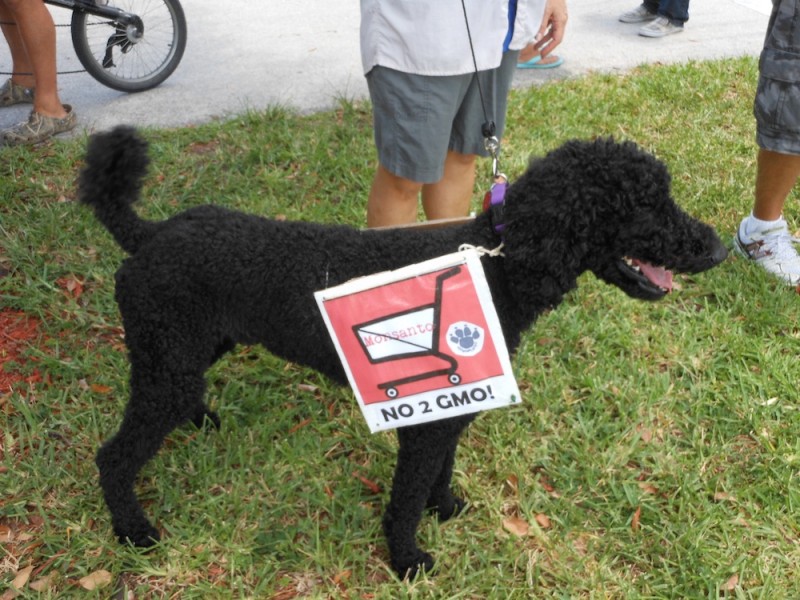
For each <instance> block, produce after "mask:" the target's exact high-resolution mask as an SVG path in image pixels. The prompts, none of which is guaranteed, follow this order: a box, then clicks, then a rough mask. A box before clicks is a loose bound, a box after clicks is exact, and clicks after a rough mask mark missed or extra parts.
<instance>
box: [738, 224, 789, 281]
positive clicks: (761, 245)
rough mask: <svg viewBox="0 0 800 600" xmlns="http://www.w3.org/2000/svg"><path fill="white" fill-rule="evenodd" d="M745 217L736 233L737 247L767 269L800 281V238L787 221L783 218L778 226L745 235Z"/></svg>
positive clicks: (743, 254) (785, 278)
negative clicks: (795, 235)
mask: <svg viewBox="0 0 800 600" xmlns="http://www.w3.org/2000/svg"><path fill="white" fill-rule="evenodd" d="M746 222H747V218H745V219H744V220H743V221H742V223H741V224H740V225H739V231H737V233H736V235H735V236H734V237H733V248H734V250H736V252H738V253H739V254H741V255H742V256H745V257H747V258H749V259H751V260H753V261H754V262H755V263H756V264H758V265H761V266H762V267H763V268H764V269H765V270H766V271H768V272H770V273H772V274H773V275H777V276H778V277H780V278H781V279H783V280H784V281H785V282H786V283H788V284H789V285H800V255H799V254H798V253H797V249H796V248H795V247H794V244H797V243H800V239H797V238H795V237H792V234H790V233H789V227H788V226H787V224H786V221H785V220H784V219H783V218H781V219H780V220H779V221H778V224H777V225H776V226H775V227H772V228H770V229H766V230H764V231H754V232H753V233H752V234H751V235H749V236H748V235H745V234H744V231H745V223H746Z"/></svg>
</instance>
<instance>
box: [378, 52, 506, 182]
mask: <svg viewBox="0 0 800 600" xmlns="http://www.w3.org/2000/svg"><path fill="white" fill-rule="evenodd" d="M518 54H519V52H516V51H510V52H506V53H504V54H503V60H502V63H501V64H500V66H499V67H498V68H496V69H489V70H487V71H480V72H479V73H478V76H479V78H480V82H481V91H482V92H483V99H484V103H485V105H486V113H485V115H486V116H488V118H489V120H492V121H494V123H495V127H496V129H495V136H496V137H497V138H498V139H500V138H501V137H502V135H503V129H504V126H505V117H506V107H507V102H508V91H509V89H510V88H511V80H512V78H513V75H514V70H515V68H516V64H517V55H518ZM367 85H368V87H369V94H370V98H371V99H372V119H373V125H374V129H375V146H376V147H377V149H378V160H379V161H380V163H381V166H383V168H384V169H386V170H387V171H389V172H390V173H393V174H394V175H397V176H398V177H403V178H404V179H408V180H410V181H416V182H418V183H436V182H437V181H439V180H440V179H441V178H442V174H443V171H444V160H445V157H446V156H447V152H448V150H452V151H455V152H459V153H461V154H478V155H480V156H488V153H487V152H486V150H485V148H484V144H483V141H484V138H483V133H482V126H483V124H484V122H485V121H486V116H484V109H483V106H482V103H481V98H480V93H479V91H478V85H477V83H476V78H475V74H474V73H468V74H465V75H447V76H430V75H412V74H410V73H403V72H401V71H396V70H394V69H388V68H386V67H380V66H376V67H373V68H372V69H371V70H370V72H369V73H367Z"/></svg>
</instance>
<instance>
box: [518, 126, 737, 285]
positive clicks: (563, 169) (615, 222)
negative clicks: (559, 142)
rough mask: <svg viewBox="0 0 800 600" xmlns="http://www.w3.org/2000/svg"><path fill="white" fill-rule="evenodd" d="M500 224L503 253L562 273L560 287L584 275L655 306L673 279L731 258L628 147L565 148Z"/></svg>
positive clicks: (577, 144)
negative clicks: (548, 265)
mask: <svg viewBox="0 0 800 600" xmlns="http://www.w3.org/2000/svg"><path fill="white" fill-rule="evenodd" d="M505 215H506V218H507V221H508V225H507V229H506V232H505V234H506V237H507V246H508V247H509V252H510V253H511V252H516V251H517V250H520V248H525V250H523V251H522V254H523V255H524V253H525V252H531V253H533V254H531V255H529V256H527V259H526V258H523V257H522V256H517V257H515V260H516V261H518V262H519V261H520V260H529V261H538V262H539V263H543V262H549V261H553V262H554V263H555V264H556V265H558V264H560V265H561V266H560V267H555V268H561V269H563V276H562V277H563V278H564V281H565V283H566V282H567V278H569V277H572V278H574V277H576V276H577V275H578V274H580V273H581V272H583V271H586V270H590V271H592V272H593V273H594V274H595V275H596V276H597V277H599V278H600V279H602V280H604V281H606V282H607V283H610V284H613V285H615V286H617V287H618V288H620V289H621V290H622V291H624V292H625V293H626V294H628V295H629V296H632V297H634V298H640V299H644V300H658V299H660V298H662V297H663V296H664V295H665V294H666V293H667V292H668V291H669V290H670V289H671V288H672V272H673V271H674V272H679V273H698V272H701V271H705V270H706V269H710V268H711V267H714V266H716V265H718V264H719V263H721V262H722V261H723V260H725V258H726V257H727V254H728V252H727V250H726V249H725V246H724V245H723V244H722V242H721V241H720V239H719V237H718V236H717V234H716V233H715V232H714V230H713V229H712V228H711V227H709V226H708V225H706V224H705V223H703V222H701V221H698V220H697V219H695V218H693V217H690V216H689V215H688V214H686V213H685V212H684V211H683V210H681V209H680V208H679V207H678V205H677V204H676V203H675V202H674V200H673V199H672V196H671V195H670V176H669V173H668V172H667V168H666V166H665V165H664V164H663V163H662V162H661V161H659V160H657V159H656V158H655V157H654V156H652V155H651V154H648V153H646V152H644V151H643V150H641V149H640V148H639V147H638V146H637V145H636V144H634V143H632V142H625V143H617V142H615V141H613V140H612V139H599V140H596V141H593V142H581V141H572V142H568V143H566V144H564V145H563V146H561V147H560V148H558V149H556V150H554V151H553V152H551V153H550V154H548V155H547V156H546V157H544V158H542V159H538V160H534V161H533V162H532V163H531V165H530V167H529V168H528V170H527V171H526V172H525V174H524V175H523V176H522V177H521V178H520V180H518V181H517V182H515V183H514V185H512V186H511V187H510V188H509V190H508V195H507V205H506V211H505ZM545 255H546V256H547V257H548V258H545ZM551 276H552V277H558V275H557V274H556V273H551Z"/></svg>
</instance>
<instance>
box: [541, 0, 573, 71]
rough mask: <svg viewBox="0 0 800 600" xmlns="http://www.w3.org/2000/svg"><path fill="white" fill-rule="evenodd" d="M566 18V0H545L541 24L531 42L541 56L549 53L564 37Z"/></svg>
mask: <svg viewBox="0 0 800 600" xmlns="http://www.w3.org/2000/svg"><path fill="white" fill-rule="evenodd" d="M567 18H568V16H567V0H547V4H546V5H545V7H544V16H543V18H542V26H541V27H539V31H538V33H537V34H536V38H535V40H534V44H533V47H534V48H536V49H537V50H538V51H539V52H540V54H541V55H542V57H545V56H547V55H548V54H550V53H551V52H552V51H553V50H554V49H555V48H556V46H558V45H559V44H560V43H561V41H562V40H563V39H564V30H565V29H566V28H567Z"/></svg>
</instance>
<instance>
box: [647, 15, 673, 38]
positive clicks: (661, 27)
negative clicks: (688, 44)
mask: <svg viewBox="0 0 800 600" xmlns="http://www.w3.org/2000/svg"><path fill="white" fill-rule="evenodd" d="M682 31H683V25H675V24H674V23H673V22H672V21H670V20H669V19H668V18H667V17H660V16H659V17H656V18H655V19H654V20H652V21H650V22H649V23H648V24H647V25H645V26H644V27H642V28H641V29H639V35H643V36H644V37H651V38H660V37H664V36H665V35H672V34H673V33H681V32H682Z"/></svg>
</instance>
